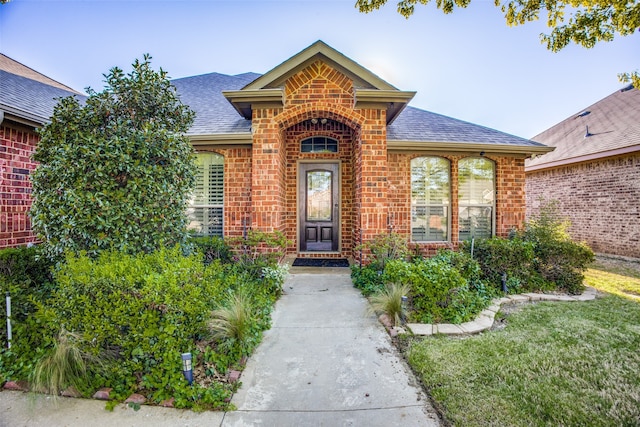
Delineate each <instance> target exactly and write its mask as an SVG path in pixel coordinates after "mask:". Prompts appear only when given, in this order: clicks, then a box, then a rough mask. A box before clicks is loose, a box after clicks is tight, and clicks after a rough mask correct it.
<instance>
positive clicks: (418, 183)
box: [411, 157, 451, 242]
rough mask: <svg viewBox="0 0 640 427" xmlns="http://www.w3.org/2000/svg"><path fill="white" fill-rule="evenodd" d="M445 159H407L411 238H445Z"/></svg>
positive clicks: (447, 202)
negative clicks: (409, 163) (409, 182)
mask: <svg viewBox="0 0 640 427" xmlns="http://www.w3.org/2000/svg"><path fill="white" fill-rule="evenodd" d="M450 168H451V166H450V163H449V160H447V159H444V158H442V157H417V158H415V159H412V160H411V240H412V241H414V242H443V241H447V240H448V239H449V205H450V187H451V184H450V182H449V170H450Z"/></svg>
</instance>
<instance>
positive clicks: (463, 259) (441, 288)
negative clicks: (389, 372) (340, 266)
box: [352, 250, 496, 323]
mask: <svg viewBox="0 0 640 427" xmlns="http://www.w3.org/2000/svg"><path fill="white" fill-rule="evenodd" d="M372 265H373V264H370V265H367V266H365V267H363V268H362V269H357V268H353V269H352V277H353V278H354V284H355V285H356V286H358V285H359V286H360V289H361V290H362V292H363V294H364V295H370V294H373V295H374V296H373V297H372V301H374V304H375V306H376V308H375V309H376V310H378V311H383V312H386V311H389V312H390V313H392V314H393V315H394V316H395V314H396V313H399V312H398V311H396V310H395V308H394V304H395V305H397V301H398V300H397V298H396V299H393V298H391V295H392V294H393V295H394V298H395V297H397V295H398V294H397V292H403V294H404V295H408V296H409V306H410V307H409V312H408V314H407V317H408V318H409V320H411V321H413V322H422V323H433V322H451V323H462V322H465V321H468V320H470V319H472V318H473V317H475V316H476V315H477V314H478V313H479V312H480V311H482V310H483V309H484V308H485V307H486V306H487V305H488V304H489V302H490V301H491V299H492V298H493V297H494V296H495V295H496V293H495V292H494V291H492V290H491V289H490V288H486V287H485V285H484V283H483V282H481V281H480V280H479V276H480V267H479V265H478V263H477V262H475V261H473V260H472V259H471V258H470V257H469V256H468V255H465V254H463V253H456V252H453V251H450V250H442V251H440V252H438V254H437V255H436V256H435V257H433V258H429V259H418V258H416V259H414V260H413V261H412V262H407V261H405V260H400V259H397V260H391V261H388V262H387V263H386V265H385V268H384V271H382V272H378V271H377V270H375V269H374V268H373V267H372ZM385 284H386V285H385ZM394 285H395V286H396V287H395V288H394ZM399 286H402V288H401V289H402V290H400V289H399V288H398V287H399ZM407 289H408V290H407ZM392 291H393V292H392ZM400 296H402V295H400ZM385 305H386V306H387V308H386V309H385V308H384V306H385Z"/></svg>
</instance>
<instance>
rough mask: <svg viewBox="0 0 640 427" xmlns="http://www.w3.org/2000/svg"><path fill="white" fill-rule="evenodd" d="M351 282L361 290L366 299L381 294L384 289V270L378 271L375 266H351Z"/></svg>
mask: <svg viewBox="0 0 640 427" xmlns="http://www.w3.org/2000/svg"><path fill="white" fill-rule="evenodd" d="M351 280H352V281H353V286H354V287H356V288H357V289H360V292H362V295H364V296H365V297H367V296H369V295H372V294H375V293H378V292H381V291H382V290H383V289H384V283H385V282H384V279H383V277H382V270H378V269H377V268H376V266H374V265H365V266H362V267H359V266H357V265H352V266H351Z"/></svg>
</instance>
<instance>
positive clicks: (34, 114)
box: [0, 70, 85, 124]
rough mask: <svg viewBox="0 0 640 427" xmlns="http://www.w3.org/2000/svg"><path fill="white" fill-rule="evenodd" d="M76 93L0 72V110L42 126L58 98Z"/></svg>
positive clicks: (47, 119) (51, 112)
mask: <svg viewBox="0 0 640 427" xmlns="http://www.w3.org/2000/svg"><path fill="white" fill-rule="evenodd" d="M70 95H75V96H78V97H79V98H81V99H84V98H85V97H84V96H81V95H77V93H76V92H70V91H68V90H64V89H60V88H59V87H54V86H51V85H48V84H45V83H42V82H40V81H36V80H33V79H30V78H27V77H23V76H19V75H16V74H12V73H9V72H7V71H4V70H0V109H1V110H3V111H5V112H7V113H11V114H14V115H16V116H18V117H21V118H23V119H27V120H31V121H35V122H37V123H41V124H44V123H45V122H47V121H49V118H50V117H51V115H52V114H53V108H54V107H55V105H56V104H57V103H58V98H62V97H67V96H70Z"/></svg>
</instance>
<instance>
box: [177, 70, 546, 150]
mask: <svg viewBox="0 0 640 427" xmlns="http://www.w3.org/2000/svg"><path fill="white" fill-rule="evenodd" d="M258 77H260V74H255V73H247V74H240V75H236V76H228V75H224V74H218V73H211V74H204V75H200V76H194V77H185V78H182V79H177V80H173V81H172V83H173V84H174V85H175V86H176V88H177V89H178V93H179V95H180V99H181V100H182V102H183V103H185V104H187V105H189V106H190V107H191V108H192V109H193V110H194V111H195V112H196V120H195V123H194V124H193V126H192V128H191V130H190V131H189V134H191V135H200V134H205V135H206V134H217V133H248V132H250V131H251V121H250V120H245V119H243V118H242V117H241V116H240V115H239V114H238V112H237V111H236V110H235V109H234V108H233V106H232V105H231V103H229V101H228V100H227V99H226V98H225V97H224V96H223V95H222V91H223V90H238V89H241V88H243V87H244V86H246V85H247V84H249V83H250V82H252V81H253V80H255V79H256V78H258ZM387 139H388V140H390V141H415V142H460V143H481V144H497V145H513V146H530V147H541V146H542V144H539V143H537V142H534V141H530V140H528V139H524V138H520V137H517V136H514V135H510V134H507V133H504V132H500V131H497V130H495V129H491V128H487V127H484V126H479V125H476V124H473V123H469V122H465V121H462V120H458V119H454V118H451V117H447V116H443V115H440V114H436V113H432V112H430V111H425V110H421V109H418V108H414V107H407V108H405V109H404V110H403V111H402V112H401V113H400V115H399V116H398V117H397V118H396V119H395V121H394V122H393V123H392V124H391V125H390V126H389V127H388V129H387Z"/></svg>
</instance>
